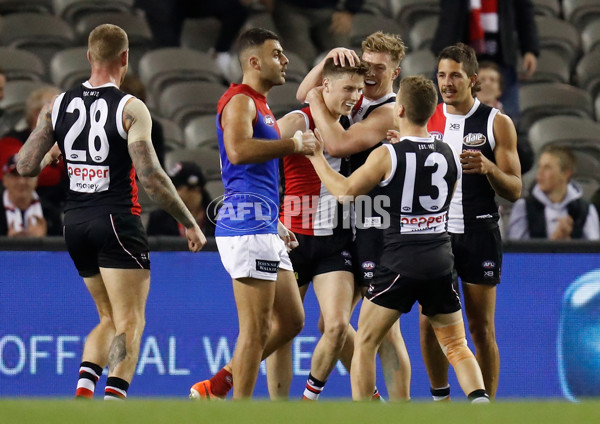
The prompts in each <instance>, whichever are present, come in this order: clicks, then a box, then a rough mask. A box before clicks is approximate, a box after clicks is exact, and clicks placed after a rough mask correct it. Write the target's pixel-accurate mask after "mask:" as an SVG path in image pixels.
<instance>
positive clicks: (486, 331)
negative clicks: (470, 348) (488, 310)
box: [469, 321, 496, 346]
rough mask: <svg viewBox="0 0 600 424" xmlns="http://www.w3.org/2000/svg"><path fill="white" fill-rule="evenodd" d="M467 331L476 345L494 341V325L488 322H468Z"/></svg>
mask: <svg viewBox="0 0 600 424" xmlns="http://www.w3.org/2000/svg"><path fill="white" fill-rule="evenodd" d="M469 332H470V333H471V339H472V340H473V343H474V344H475V345H476V346H486V345H490V344H492V343H494V342H495V341H496V332H495V330H494V325H493V324H492V323H490V322H487V321H486V322H473V323H469Z"/></svg>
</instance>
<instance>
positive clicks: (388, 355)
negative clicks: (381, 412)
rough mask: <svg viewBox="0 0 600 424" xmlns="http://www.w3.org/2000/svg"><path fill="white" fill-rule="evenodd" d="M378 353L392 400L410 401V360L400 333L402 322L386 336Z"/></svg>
mask: <svg viewBox="0 0 600 424" xmlns="http://www.w3.org/2000/svg"><path fill="white" fill-rule="evenodd" d="M377 353H378V354H379V359H380V360H381V369H382V371H383V376H384V378H385V384H386V386H387V390H388V394H389V396H390V400H410V376H411V368H410V358H409V357H408V351H407V350H406V345H405V344H404V339H403V338H402V334H401V333H400V321H397V322H395V323H394V324H393V325H392V326H391V328H390V329H389V331H388V332H387V333H386V334H385V337H384V338H383V340H382V341H381V345H380V346H379V350H378V351H377Z"/></svg>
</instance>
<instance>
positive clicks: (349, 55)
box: [325, 47, 360, 67]
mask: <svg viewBox="0 0 600 424" xmlns="http://www.w3.org/2000/svg"><path fill="white" fill-rule="evenodd" d="M329 58H332V59H333V63H335V65H336V66H342V67H344V66H346V65H348V66H356V65H358V63H359V62H360V58H359V57H358V55H357V54H356V52H355V51H354V50H352V49H347V48H345V47H336V48H335V49H332V50H331V51H330V52H329V53H327V56H326V57H325V59H329Z"/></svg>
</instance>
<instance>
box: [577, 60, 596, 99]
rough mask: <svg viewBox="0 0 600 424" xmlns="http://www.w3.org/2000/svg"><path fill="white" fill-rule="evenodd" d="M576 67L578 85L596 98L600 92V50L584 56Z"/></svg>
mask: <svg viewBox="0 0 600 424" xmlns="http://www.w3.org/2000/svg"><path fill="white" fill-rule="evenodd" d="M575 69H576V74H575V75H576V82H577V86H579V87H581V88H583V89H584V90H585V91H587V92H588V93H590V95H591V96H592V98H596V96H597V95H598V94H599V93H600V50H596V51H593V52H590V53H588V54H586V55H585V56H583V57H582V58H581V60H580V61H579V63H578V64H577V68H575Z"/></svg>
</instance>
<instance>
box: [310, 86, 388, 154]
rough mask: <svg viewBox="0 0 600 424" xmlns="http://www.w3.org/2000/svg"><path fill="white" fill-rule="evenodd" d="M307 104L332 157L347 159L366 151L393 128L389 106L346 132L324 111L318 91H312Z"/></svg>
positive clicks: (370, 115) (326, 110)
mask: <svg viewBox="0 0 600 424" xmlns="http://www.w3.org/2000/svg"><path fill="white" fill-rule="evenodd" d="M309 103H310V111H311V114H312V117H313V120H314V121H315V126H316V127H317V128H318V129H319V131H320V132H321V135H322V136H323V140H324V141H325V148H326V149H327V152H328V153H329V154H330V155H331V156H334V157H346V156H348V155H352V154H355V153H359V152H362V151H364V150H367V149H368V148H370V147H373V146H374V145H376V144H377V143H379V142H380V141H381V140H385V138H386V136H387V130H388V129H390V128H394V115H393V106H392V105H383V106H380V107H378V108H377V109H375V110H374V111H373V112H371V113H370V114H369V116H368V118H367V119H365V120H364V121H361V122H357V123H356V124H353V125H351V126H350V128H348V129H347V130H345V129H344V127H342V124H340V122H339V121H338V119H337V117H335V116H333V115H331V113H330V112H329V109H327V106H326V105H325V101H324V100H323V95H322V92H321V90H319V89H315V90H311V92H310V93H309Z"/></svg>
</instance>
